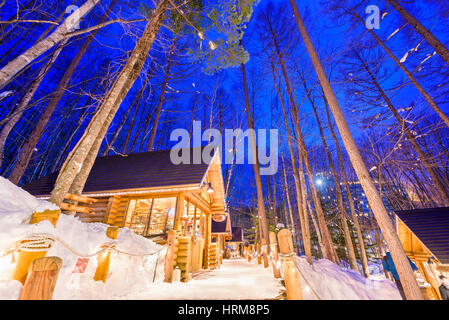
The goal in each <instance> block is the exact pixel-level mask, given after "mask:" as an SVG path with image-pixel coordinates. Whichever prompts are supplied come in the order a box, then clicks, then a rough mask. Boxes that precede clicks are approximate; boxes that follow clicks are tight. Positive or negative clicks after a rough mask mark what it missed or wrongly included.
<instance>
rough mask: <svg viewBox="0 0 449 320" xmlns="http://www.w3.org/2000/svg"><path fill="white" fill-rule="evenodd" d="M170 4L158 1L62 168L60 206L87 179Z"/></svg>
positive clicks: (57, 190)
mask: <svg viewBox="0 0 449 320" xmlns="http://www.w3.org/2000/svg"><path fill="white" fill-rule="evenodd" d="M169 2H170V1H169V0H161V1H159V3H158V5H157V7H156V9H155V10H154V12H153V14H152V16H151V18H150V20H149V21H148V23H147V25H146V27H145V30H144V32H143V34H142V36H141V37H140V39H139V40H138V42H137V44H136V46H135V48H134V50H133V52H132V53H131V56H130V57H129V59H128V60H127V62H126V64H125V66H124V67H123V69H122V70H121V71H120V73H119V75H118V77H117V79H116V80H115V82H114V84H113V85H112V87H111V89H110V90H109V92H108V93H107V95H106V97H105V98H104V100H103V103H102V105H101V106H100V108H99V110H98V112H97V113H96V114H95V115H94V117H93V118H92V119H91V121H90V123H89V126H88V127H87V128H86V131H85V132H84V135H83V136H82V137H81V139H80V141H79V142H78V144H77V145H76V146H75V148H74V149H73V150H72V152H71V153H70V154H69V156H68V158H67V160H66V162H65V164H64V165H63V166H62V168H61V170H60V173H59V176H58V179H57V181H56V184H55V187H54V189H53V191H52V193H51V198H50V201H51V202H53V203H55V204H56V205H59V204H61V202H62V201H63V200H64V197H65V196H66V194H67V191H68V190H69V189H70V188H71V186H72V183H73V181H74V180H75V177H76V176H77V175H78V174H80V173H81V174H82V175H84V176H86V177H87V175H86V172H87V173H88V172H90V170H91V168H92V165H93V162H92V161H89V162H87V161H85V160H86V158H87V157H89V158H92V154H95V156H96V155H97V154H98V150H99V148H100V145H101V144H98V143H97V144H95V141H96V140H98V139H100V138H101V139H103V138H104V134H106V132H105V131H104V130H103V131H102V128H104V127H105V126H109V124H110V123H111V121H112V119H113V118H114V115H115V113H116V112H117V110H118V109H119V107H120V105H121V103H122V101H123V99H125V97H126V95H127V94H128V92H129V90H130V89H131V87H132V85H133V84H134V82H135V81H136V79H137V78H138V76H139V74H140V72H141V70H142V67H143V64H144V62H145V60H146V58H147V56H148V54H149V51H150V49H151V47H152V45H153V41H154V39H155V38H156V35H157V33H158V31H159V29H160V27H161V26H162V23H163V21H164V19H165V14H166V12H167V10H168V6H169ZM101 131H102V132H101ZM100 132H101V133H103V132H104V134H103V136H102V137H101V136H100V137H99V134H101V133H100ZM94 144H95V146H94ZM93 146H94V148H93ZM84 182H85V181H84Z"/></svg>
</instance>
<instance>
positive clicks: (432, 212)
mask: <svg viewBox="0 0 449 320" xmlns="http://www.w3.org/2000/svg"><path fill="white" fill-rule="evenodd" d="M396 215H397V216H398V218H399V219H401V220H402V222H404V224H405V225H406V226H407V227H408V228H409V229H410V231H412V232H413V233H414V234H415V235H416V237H418V239H419V240H420V241H421V242H422V243H423V244H424V245H425V246H426V247H427V248H428V249H429V250H430V251H431V253H432V254H433V255H434V256H435V258H437V259H438V260H439V261H440V262H441V263H443V264H447V263H449V207H445V208H431V209H417V210H407V211H397V212H396Z"/></svg>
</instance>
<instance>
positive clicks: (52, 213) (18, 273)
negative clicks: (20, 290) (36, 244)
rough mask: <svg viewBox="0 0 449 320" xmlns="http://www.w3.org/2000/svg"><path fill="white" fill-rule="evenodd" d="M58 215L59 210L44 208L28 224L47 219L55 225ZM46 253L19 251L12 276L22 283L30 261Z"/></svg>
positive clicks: (59, 213)
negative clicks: (44, 209)
mask: <svg viewBox="0 0 449 320" xmlns="http://www.w3.org/2000/svg"><path fill="white" fill-rule="evenodd" d="M60 215H61V211H60V210H46V211H44V212H36V213H34V214H33V216H32V217H31V221H30V224H35V223H39V222H41V221H43V220H49V221H50V222H51V223H52V224H53V226H55V227H56V223H57V222H58V219H59V216H60ZM25 242H26V241H25ZM46 254H47V251H45V250H43V251H41V252H29V251H19V255H18V258H17V263H16V268H15V270H14V274H13V277H12V278H13V279H14V280H18V281H20V282H22V284H24V283H25V280H26V278H27V274H28V270H29V268H30V265H31V263H32V262H33V261H34V260H36V259H38V258H42V257H45V255H46Z"/></svg>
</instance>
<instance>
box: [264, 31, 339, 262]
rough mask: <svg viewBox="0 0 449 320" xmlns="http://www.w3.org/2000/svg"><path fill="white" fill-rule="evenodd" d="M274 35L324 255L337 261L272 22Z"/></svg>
mask: <svg viewBox="0 0 449 320" xmlns="http://www.w3.org/2000/svg"><path fill="white" fill-rule="evenodd" d="M269 27H270V30H271V33H272V36H273V41H274V44H275V48H276V52H277V56H278V59H279V63H280V65H281V70H282V74H283V76H284V82H285V87H286V89H287V94H288V98H289V102H290V106H291V109H292V115H293V123H294V125H295V129H296V135H297V139H298V149H299V154H300V157H302V159H303V161H304V166H305V168H306V172H307V176H308V177H309V186H310V191H311V193H312V200H313V203H314V205H315V210H316V212H317V218H318V224H319V226H320V230H321V236H322V238H323V243H324V247H325V251H324V252H323V256H324V258H325V259H328V260H331V261H334V262H336V261H337V260H338V259H337V257H335V255H334V253H333V252H334V250H333V243H332V238H331V235H330V233H329V229H328V227H327V224H326V219H325V218H324V212H323V208H322V206H321V201H320V198H319V196H318V192H317V190H316V187H315V182H314V179H313V178H314V176H313V172H312V168H311V166H310V161H309V157H308V154H307V149H306V145H305V143H304V138H303V135H302V132H301V128H300V125H299V116H298V112H297V110H296V104H295V100H294V97H293V92H292V89H291V86H290V82H289V79H288V75H287V68H286V67H285V64H284V60H283V58H282V55H281V51H280V48H279V46H278V44H277V39H276V37H275V35H274V31H273V29H272V27H271V24H269ZM300 171H302V166H301V168H300Z"/></svg>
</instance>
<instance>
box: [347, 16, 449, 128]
mask: <svg viewBox="0 0 449 320" xmlns="http://www.w3.org/2000/svg"><path fill="white" fill-rule="evenodd" d="M355 16H356V17H357V18H358V19H359V20H360V21H362V22H363V23H365V21H364V20H363V19H362V18H361V17H360V16H358V15H355ZM368 32H369V33H370V34H371V36H372V37H373V38H374V39H375V40H376V41H377V43H378V44H379V45H380V46H381V47H382V48H383V49H384V51H385V52H386V53H387V54H388V55H389V56H390V58H391V59H393V61H394V62H395V63H396V65H397V66H398V67H399V69H401V70H402V71H403V72H404V73H405V75H406V76H407V77H408V78H409V80H410V82H411V83H412V84H413V85H414V86H415V87H416V89H418V91H419V93H421V95H422V96H423V97H424V99H426V101H427V103H428V104H429V105H430V106H431V107H432V109H433V110H434V111H435V112H436V113H437V114H438V116H439V117H440V118H441V119H442V120H443V121H444V123H445V124H446V126H448V127H449V118H448V116H447V115H446V114H445V113H444V112H443V111H442V110H441V109H440V107H439V106H438V105H437V104H436V102H435V101H434V100H433V98H432V97H431V96H430V94H428V93H427V91H426V90H425V89H424V88H423V87H422V86H421V84H419V82H418V81H417V80H416V79H415V77H414V76H413V74H412V73H411V72H410V71H408V70H407V68H406V67H405V66H404V65H403V64H402V63H401V61H399V59H398V58H396V56H395V55H394V54H393V52H391V50H390V49H389V48H388V47H387V46H386V45H385V43H384V42H383V41H382V40H381V39H380V38H379V37H378V36H377V35H376V33H374V31H373V30H371V29H368Z"/></svg>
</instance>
